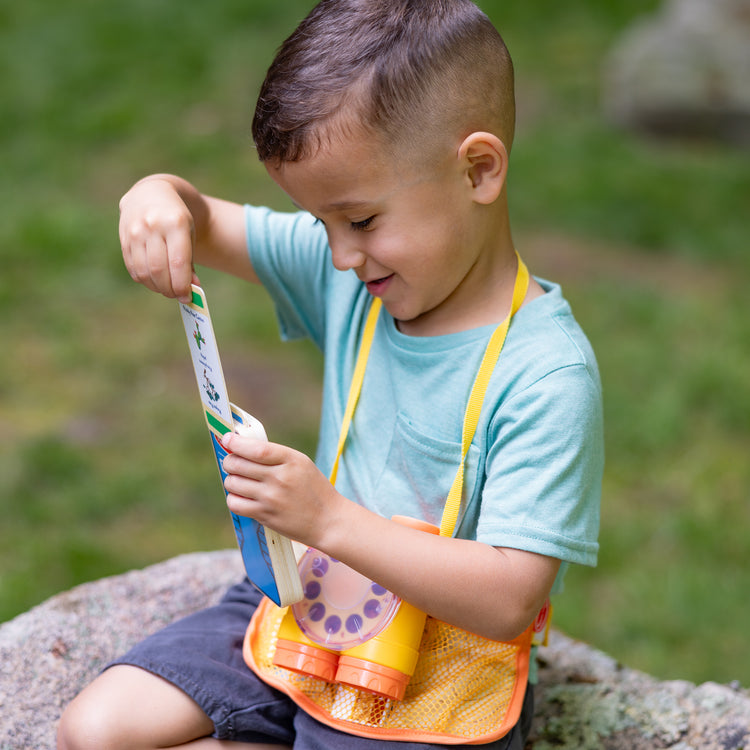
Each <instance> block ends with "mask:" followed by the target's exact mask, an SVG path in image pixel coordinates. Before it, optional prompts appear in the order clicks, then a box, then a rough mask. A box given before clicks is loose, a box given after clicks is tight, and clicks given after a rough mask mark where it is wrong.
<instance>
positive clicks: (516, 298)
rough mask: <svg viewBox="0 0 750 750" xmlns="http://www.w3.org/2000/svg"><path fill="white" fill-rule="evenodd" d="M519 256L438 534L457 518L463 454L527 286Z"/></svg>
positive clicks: (467, 418) (477, 384)
mask: <svg viewBox="0 0 750 750" xmlns="http://www.w3.org/2000/svg"><path fill="white" fill-rule="evenodd" d="M516 256H517V257H518V272H517V273H516V283H515V285H514V287H513V301H512V302H511V305H510V313H509V314H508V317H507V318H506V319H505V320H504V321H503V322H502V323H500V325H499V326H498V327H497V328H496V329H495V331H494V333H493V334H492V336H491V337H490V340H489V342H488V343H487V348H486V349H485V350H484V357H482V363H481V364H480V365H479V371H478V372H477V376H476V378H475V379H474V385H473V386H472V387H471V394H470V395H469V403H468V404H467V406H466V412H465V413H464V429H463V433H462V436H461V463H460V464H459V465H458V471H457V472H456V478H455V479H454V480H453V484H452V485H451V488H450V491H449V492H448V499H447V500H446V501H445V508H444V509H443V518H442V520H441V521H440V536H453V531H454V530H455V528H456V521H457V520H458V511H459V509H460V508H461V495H462V493H463V486H464V464H465V463H466V454H467V453H468V452H469V446H470V445H471V441H472V440H473V439H474V433H475V432H476V431H477V424H478V422H479V414H480V412H481V411H482V402H483V401H484V395H485V393H486V392H487V386H488V385H489V382H490V377H491V376H492V371H493V370H494V369H495V364H496V363H497V360H498V357H499V356H500V352H501V351H502V348H503V345H504V344H505V337H506V336H507V335H508V328H509V327H510V320H511V318H512V317H513V316H514V315H515V314H516V313H517V312H518V309H519V308H520V307H521V305H522V304H523V301H524V299H525V298H526V292H527V290H528V288H529V270H528V268H526V264H525V263H524V262H523V261H522V260H521V257H520V256H519V255H518V253H516Z"/></svg>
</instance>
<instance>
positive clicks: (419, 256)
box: [266, 137, 492, 335]
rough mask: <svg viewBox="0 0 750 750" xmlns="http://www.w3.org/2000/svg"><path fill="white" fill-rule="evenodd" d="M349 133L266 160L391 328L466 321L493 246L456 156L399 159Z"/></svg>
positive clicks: (459, 326)
mask: <svg viewBox="0 0 750 750" xmlns="http://www.w3.org/2000/svg"><path fill="white" fill-rule="evenodd" d="M377 145H378V144H376V143H373V141H372V140H371V139H370V140H368V139H365V138H361V137H360V138H357V137H349V138H347V139H346V140H337V141H336V142H332V143H330V144H328V145H326V146H322V147H321V148H320V149H319V150H318V151H317V152H316V153H315V154H314V155H313V156H311V157H308V158H305V159H302V160H300V161H297V162H284V163H282V164H280V165H272V164H267V165H266V167H267V169H268V172H269V174H270V175H271V177H272V178H273V179H274V180H275V181H276V182H277V183H278V184H279V186H280V187H281V188H282V189H283V190H284V191H285V192H286V193H287V194H288V195H289V196H290V198H291V199H292V201H293V202H294V203H295V205H297V206H298V207H300V208H302V209H304V210H306V211H308V212H309V213H311V214H312V215H313V216H315V217H316V218H317V219H319V220H320V221H321V222H322V223H323V224H324V225H325V229H326V232H327V234H328V242H329V244H330V247H331V252H332V260H333V264H334V266H335V267H336V268H337V269H339V270H341V271H345V270H350V269H352V270H354V271H355V273H356V274H357V276H358V277H359V279H360V280H361V281H362V282H364V283H365V285H366V286H367V290H368V291H369V292H370V294H372V295H373V296H376V297H381V298H382V300H383V304H384V305H385V307H386V309H387V310H388V312H389V313H390V314H391V315H392V316H393V317H394V318H395V319H396V320H397V321H398V325H399V329H400V330H401V331H403V332H404V333H409V334H412V335H437V334H441V333H450V332H454V331H457V330H463V329H466V328H470V327H473V324H472V321H471V315H472V311H473V310H474V309H475V306H476V305H477V304H478V302H479V300H480V299H481V298H482V296H483V295H484V294H486V293H488V292H489V290H488V289H487V288H486V287H487V283H486V282H487V280H488V277H487V274H486V269H485V268H484V264H485V262H486V260H487V256H488V253H491V252H492V249H491V248H489V247H487V246H486V245H485V243H484V239H485V238H484V237H483V236H482V235H483V233H482V232H481V230H480V229H479V226H481V224H482V222H481V221H480V222H476V221H474V219H475V218H476V216H477V214H476V211H477V204H476V203H475V202H474V201H473V200H472V197H471V189H470V187H471V180H470V179H469V177H468V176H467V174H466V170H465V167H464V165H462V164H461V162H460V161H459V159H458V158H457V156H456V155H455V154H453V153H447V154H446V155H445V156H444V158H442V159H439V158H438V159H434V158H433V159H424V160H423V161H421V162H420V161H419V159H418V158H410V159H408V160H404V161H399V160H398V158H397V157H394V156H389V155H387V153H386V151H387V149H384V148H382V147H381V148H377Z"/></svg>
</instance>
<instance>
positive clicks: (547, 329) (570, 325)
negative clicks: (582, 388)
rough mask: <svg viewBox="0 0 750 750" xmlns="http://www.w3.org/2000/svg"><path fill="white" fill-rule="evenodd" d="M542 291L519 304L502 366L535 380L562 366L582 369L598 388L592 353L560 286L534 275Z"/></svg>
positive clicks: (524, 378) (597, 373)
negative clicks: (524, 304)
mask: <svg viewBox="0 0 750 750" xmlns="http://www.w3.org/2000/svg"><path fill="white" fill-rule="evenodd" d="M537 281H538V282H539V284H540V285H541V286H542V288H543V289H544V291H545V294H543V295H542V296H540V297H538V298H537V299H535V300H533V301H532V302H531V303H529V304H528V305H526V306H525V307H523V308H522V309H521V310H520V311H519V312H518V313H517V314H516V318H515V320H514V321H513V324H512V325H511V328H510V332H509V334H508V339H507V341H506V359H505V363H504V366H505V367H507V368H510V369H513V370H516V371H517V374H518V377H519V378H520V379H521V380H522V381H526V382H530V381H531V382H535V381H537V380H539V379H541V378H543V377H545V376H547V375H549V374H551V373H553V372H556V371H559V370H562V369H565V368H578V369H580V370H581V371H582V372H585V374H586V376H587V378H589V379H591V380H592V381H593V383H594V384H595V385H596V386H597V388H598V383H599V372H598V367H597V363H596V356H595V355H594V351H593V349H592V347H591V343H590V342H589V340H588V338H587V336H586V334H585V333H584V331H583V329H582V328H581V326H580V325H579V323H578V321H577V320H576V318H575V316H574V314H573V311H572V309H571V307H570V304H569V303H568V301H567V300H566V299H565V297H564V295H563V291H562V288H561V287H560V286H559V284H556V283H554V282H551V281H547V280H545V279H539V278H537Z"/></svg>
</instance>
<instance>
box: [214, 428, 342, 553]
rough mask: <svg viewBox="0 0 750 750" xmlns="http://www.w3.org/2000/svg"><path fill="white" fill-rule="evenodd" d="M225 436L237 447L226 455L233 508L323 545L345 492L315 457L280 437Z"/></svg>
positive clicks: (227, 486)
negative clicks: (283, 442)
mask: <svg viewBox="0 0 750 750" xmlns="http://www.w3.org/2000/svg"><path fill="white" fill-rule="evenodd" d="M222 442H223V443H224V447H226V448H227V449H228V450H230V451H232V452H231V453H230V454H229V455H228V456H227V457H226V458H225V459H224V471H226V472H227V474H228V476H227V478H226V480H225V482H224V487H225V489H226V490H227V492H228V493H229V496H228V497H227V505H228V506H229V509H230V510H231V511H232V512H233V513H237V514H238V515H241V516H249V517H250V518H254V519H255V520H256V521H258V522H259V523H261V524H263V525H264V526H268V527H270V528H272V529H274V531H278V532H279V533H281V534H284V535H285V536H288V537H289V538H290V539H294V540H296V541H298V542H301V543H303V544H307V545H309V546H312V547H315V546H318V544H319V543H320V539H321V538H322V532H323V531H324V530H325V529H326V527H327V520H326V519H327V518H330V517H331V516H330V514H331V513H335V512H336V511H335V507H336V506H337V502H338V501H343V500H344V498H343V497H342V495H340V494H339V493H338V492H337V491H336V489H335V488H334V487H333V485H331V483H330V482H329V481H328V478H327V477H326V476H325V475H324V474H323V473H322V472H321V471H320V470H319V469H318V467H317V466H316V465H315V463H314V462H313V461H312V460H311V459H310V458H308V457H307V456H306V455H305V454H304V453H300V452H299V451H296V450H294V449H293V448H289V447H287V446H285V445H279V444H278V443H267V442H265V441H262V440H253V439H252V438H243V437H240V436H239V435H236V434H229V435H226V436H225V437H224V438H223V440H222ZM346 502H348V501H346Z"/></svg>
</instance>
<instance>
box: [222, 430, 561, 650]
mask: <svg viewBox="0 0 750 750" xmlns="http://www.w3.org/2000/svg"><path fill="white" fill-rule="evenodd" d="M226 447H227V448H229V449H230V450H231V451H232V453H231V454H230V455H229V456H228V457H227V458H226V459H225V462H224V469H225V471H226V472H227V474H228V476H227V479H226V482H225V486H226V488H227V490H228V492H229V493H230V494H229V497H228V500H227V502H228V504H229V508H230V510H232V511H233V512H235V513H238V514H240V515H247V516H251V517H253V518H255V519H257V520H258V521H259V522H260V523H262V524H263V525H265V526H269V527H270V528H272V529H275V530H276V531H279V532H280V533H282V534H285V535H286V536H289V537H290V538H292V539H296V540H297V541H299V542H302V543H303V544H307V545H309V546H311V547H315V548H316V549H320V550H321V551H323V552H326V553H327V554H329V555H331V556H332V557H334V558H336V559H337V560H341V561H342V562H344V563H346V564H347V565H349V566H350V567H351V568H353V569H355V570H357V571H358V572H360V573H361V574H362V575H364V576H366V577H368V578H370V579H372V580H374V581H377V582H378V583H379V584H380V585H382V586H384V587H385V588H387V589H389V590H390V591H392V592H393V593H394V594H396V595H398V596H400V597H401V598H402V599H404V600H405V601H408V602H409V603H410V604H412V605H413V606H415V607H417V608H418V609H421V610H423V611H424V612H427V613H428V614H429V615H432V616H433V617H436V618H438V619H440V620H444V621H445V622H448V623H451V624H453V625H456V626H458V627H460V628H463V629H465V630H470V631H472V632H474V633H477V634H478V635H482V636H485V637H487V638H492V639H495V640H512V639H513V638H515V637H516V636H517V635H519V634H520V633H521V632H523V631H524V630H525V629H526V628H527V627H528V625H529V624H530V623H531V622H532V621H533V620H534V618H535V617H536V615H537V613H538V612H539V609H540V608H541V607H542V605H543V604H544V601H545V599H546V598H547V596H548V595H549V592H550V589H551V588H552V584H553V583H554V580H555V577H556V575H557V571H558V568H559V566H560V561H559V560H557V559H555V558H551V557H546V556H544V555H538V554H535V553H532V552H526V551H523V550H517V549H510V548H495V547H491V546H489V545H486V544H483V543H480V542H476V541H470V540H465V539H454V538H447V537H439V536H435V535H433V534H426V533H425V532H422V531H418V530H415V529H411V528H408V527H406V526H402V525H400V524H397V523H394V522H393V521H390V520H388V519H386V518H382V517H381V516H378V515H377V514H375V513H373V512H371V511H369V510H367V509H366V508H363V507H362V506H360V505H358V504H356V503H354V502H352V501H351V500H349V499H347V498H345V497H344V496H343V495H341V494H340V493H339V492H337V490H336V489H335V488H334V487H333V486H332V485H331V483H330V482H329V481H328V479H327V478H326V477H325V475H323V474H322V473H321V472H320V470H319V469H318V468H317V467H316V466H315V464H314V462H313V461H312V460H311V459H310V458H308V457H307V456H305V455H304V454H302V453H299V452H298V451H295V450H293V449H291V448H288V447H286V446H283V445H279V444H275V443H262V442H259V441H254V440H250V439H246V438H241V437H239V436H237V435H229V436H227V438H226Z"/></svg>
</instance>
